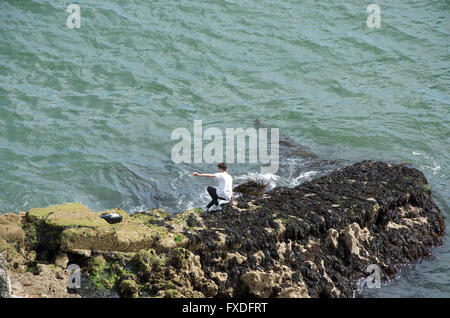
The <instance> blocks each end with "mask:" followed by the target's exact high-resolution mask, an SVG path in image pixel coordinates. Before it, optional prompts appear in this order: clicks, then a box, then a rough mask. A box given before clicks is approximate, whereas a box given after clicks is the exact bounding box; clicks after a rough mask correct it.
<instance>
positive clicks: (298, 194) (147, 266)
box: [0, 161, 445, 297]
mask: <svg viewBox="0 0 450 318" xmlns="http://www.w3.org/2000/svg"><path fill="white" fill-rule="evenodd" d="M255 202H257V204H256V203H255ZM105 212H110V213H120V214H121V215H122V216H123V221H122V222H120V223H116V224H109V223H108V222H106V221H105V220H103V219H101V218H100V217H99V213H97V212H93V211H91V210H89V209H88V208H87V207H85V206H83V205H81V204H80V203H68V204H62V205H56V206H50V207H47V208H43V209H32V210H30V211H28V212H26V213H19V214H11V213H8V214H3V215H1V216H0V253H2V254H3V256H4V258H5V260H6V262H7V267H8V271H9V272H10V274H11V275H10V276H11V279H12V281H13V283H14V281H16V282H18V283H20V282H21V281H25V280H27V279H28V280H30V279H31V278H33V277H34V276H33V275H38V276H39V275H44V276H42V277H41V276H39V277H34V279H31V281H33V282H35V283H36V284H44V282H43V280H44V279H48V280H50V281H51V282H52V284H60V285H61V286H59V287H58V288H59V289H57V290H58V291H59V292H58V293H57V294H50V296H59V297H62V296H64V295H63V294H64V293H63V291H64V290H65V288H66V287H65V285H64V284H65V281H64V280H63V279H61V277H63V278H65V277H66V276H67V275H66V274H65V273H64V268H65V267H66V266H67V265H68V264H71V263H75V264H78V265H79V266H81V269H82V272H83V275H86V277H87V280H88V282H89V283H87V284H88V285H92V286H94V287H93V288H96V289H97V290H98V291H102V290H116V291H118V292H119V294H120V295H121V296H123V297H249V296H251V297H351V296H352V295H353V292H354V291H355V290H356V289H357V287H358V285H357V282H358V280H360V279H363V278H364V277H365V276H366V275H367V273H366V271H365V270H366V268H367V266H368V265H370V264H375V265H377V266H379V268H380V270H381V274H382V279H383V280H389V279H391V278H393V277H394V275H395V273H396V272H397V271H398V266H399V265H400V264H405V263H409V262H412V261H414V260H417V259H419V258H423V257H427V256H429V255H431V247H433V246H436V245H439V244H442V235H443V233H444V230H445V229H444V220H443V217H442V215H441V213H440V210H439V208H438V207H437V206H436V205H435V203H434V202H433V200H432V198H431V188H430V187H429V185H428V183H427V181H426V179H425V177H424V176H423V174H422V173H421V172H420V171H418V170H417V169H414V168H409V167H407V166H405V165H394V164H386V163H381V162H372V161H363V162H360V163H357V164H354V165H352V166H349V167H346V168H343V169H340V170H337V171H335V172H332V173H331V174H329V175H327V176H323V177H320V178H317V179H314V180H312V181H309V182H306V183H304V184H301V185H299V186H297V187H295V188H287V187H277V188H275V189H273V190H271V191H268V192H265V193H263V194H262V193H257V192H251V191H250V192H248V193H247V194H246V195H244V196H242V197H241V198H240V199H239V200H238V206H237V207H234V206H231V205H229V204H227V205H224V206H223V209H222V211H218V212H215V213H212V214H211V213H203V212H202V210H201V209H192V210H189V211H184V212H181V213H177V214H174V215H170V214H169V213H168V212H166V211H164V210H161V209H154V210H150V211H146V212H141V213H136V214H134V215H129V214H128V213H126V212H125V211H122V210H119V209H115V210H109V211H105ZM53 264H55V265H53ZM30 268H31V269H32V270H30ZM26 275H28V276H29V275H32V276H30V277H28V276H26ZM64 275H66V276H64ZM55 277H59V278H55ZM13 285H14V284H13ZM44 285H45V284H44ZM41 287H42V286H38V287H36V288H34V287H33V292H32V293H31V294H33V293H34V294H33V295H38V296H39V293H41V294H43V293H44V291H45V290H47V289H46V287H45V288H41ZM23 288H25V287H23ZM30 288H31V287H30ZM13 292H14V288H13ZM73 292H75V293H76V292H78V293H80V294H83V292H82V291H77V290H72V291H71V293H73ZM21 293H23V294H26V295H30V293H28V294H27V293H26V291H22V292H21ZM71 295H73V294H71ZM97 295H98V296H102V295H105V294H104V293H102V292H99V293H98V294H97Z"/></svg>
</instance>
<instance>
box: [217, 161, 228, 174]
mask: <svg viewBox="0 0 450 318" xmlns="http://www.w3.org/2000/svg"><path fill="white" fill-rule="evenodd" d="M217 167H218V168H219V171H220V172H225V171H227V164H226V163H225V162H219V163H218V164H217Z"/></svg>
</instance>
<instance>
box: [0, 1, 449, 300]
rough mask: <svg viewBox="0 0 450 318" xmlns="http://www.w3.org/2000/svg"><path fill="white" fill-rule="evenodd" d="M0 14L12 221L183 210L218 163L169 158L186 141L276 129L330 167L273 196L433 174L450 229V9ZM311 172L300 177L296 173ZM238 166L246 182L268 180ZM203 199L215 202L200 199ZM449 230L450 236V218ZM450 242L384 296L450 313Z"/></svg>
mask: <svg viewBox="0 0 450 318" xmlns="http://www.w3.org/2000/svg"><path fill="white" fill-rule="evenodd" d="M77 3H78V4H79V5H80V8H81V28H80V29H69V28H68V27H67V26H66V18H67V16H68V13H66V8H67V6H68V5H69V4H70V1H62V0H58V1H49V0H48V1H47V0H3V1H2V3H1V4H0V213H1V212H6V211H25V210H28V209H30V208H32V207H42V206H47V205H50V204H57V203H64V202H69V201H79V202H82V203H83V204H85V205H87V206H89V207H90V208H91V209H93V210H104V209H108V208H113V207H121V208H124V209H126V210H128V211H130V212H133V211H138V210H142V209H148V208H153V207H160V206H162V207H165V208H168V209H169V210H171V211H178V210H182V209H186V208H189V207H193V206H199V205H202V204H204V203H205V202H206V200H207V194H206V191H204V187H205V186H207V184H208V183H207V181H205V180H199V179H195V180H193V179H192V178H191V177H189V173H190V172H191V171H193V170H198V171H206V170H208V169H212V168H213V166H211V165H207V164H194V163H193V164H181V165H176V164H174V163H173V162H172V161H171V159H170V153H171V149H172V146H173V145H174V143H175V142H174V141H171V139H170V136H171V132H172V131H173V130H174V129H175V128H177V127H186V128H188V129H189V130H191V131H193V121H194V120H200V119H201V120H202V121H203V127H204V129H206V128H209V127H217V128H219V129H223V130H224V129H225V128H227V127H243V128H247V127H253V125H254V120H255V119H259V120H261V121H262V122H264V124H265V125H267V126H268V127H278V128H279V129H280V133H282V134H285V135H287V136H289V137H291V138H292V139H293V140H295V142H297V143H298V144H301V145H305V146H308V147H309V148H310V149H311V150H312V151H314V152H315V153H316V154H317V155H318V156H320V157H321V158H327V159H336V160H337V163H336V164H335V166H333V167H330V166H328V167H321V168H314V167H312V166H310V165H308V164H307V163H304V162H302V161H301V160H299V159H294V158H289V157H283V158H282V169H281V170H280V171H279V173H278V174H277V176H268V175H265V176H261V175H259V177H265V178H268V179H270V180H271V182H272V184H273V185H280V184H282V185H296V184H298V183H301V182H304V181H305V180H309V179H311V178H313V177H315V176H317V175H320V174H322V173H326V172H327V171H328V169H331V168H335V167H337V166H342V165H345V164H348V163H352V162H355V161H358V160H362V159H374V160H388V161H394V162H407V163H409V164H411V165H413V166H415V167H417V168H419V169H421V170H422V171H423V172H424V173H425V175H426V177H427V178H428V180H429V182H430V184H431V185H432V189H433V196H434V198H435V200H436V202H437V203H438V204H439V206H440V207H441V209H442V212H443V214H444V215H445V216H446V217H447V219H448V218H449V217H450V208H449V205H450V200H449V192H450V189H449V184H450V176H449V170H450V169H449V168H450V167H449V166H450V164H449V163H450V160H449V159H450V154H449V142H450V115H449V109H450V107H449V104H450V100H449V87H450V80H449V79H450V75H449V69H450V55H449V47H450V46H449V44H450V43H449V33H450V22H449V21H450V16H449V12H450V4H449V2H448V1H430V0H421V1H418V0H413V1H399V0H395V1H377V3H379V4H380V7H381V28H380V29H369V28H368V27H367V26H366V19H367V13H366V6H367V5H368V4H369V3H367V4H364V3H362V2H361V1H356V0H351V1H350V0H346V1H333V3H331V2H329V1H313V0H306V1H274V0H270V1H269V0H251V1H241V0H240V1H237V0H236V1H223V0H222V1H217V0H216V1H212V0H210V1H205V0H199V1H187V0H182V1H144V0H127V1H119V0H112V1H106V0H97V1H87V0H80V1H78V2H77ZM298 167H303V168H298ZM258 171H259V169H258V167H257V166H255V165H250V166H249V165H245V164H239V165H232V166H231V172H232V174H234V175H235V178H236V181H240V180H245V179H246V178H249V177H254V176H258V174H257V173H258ZM199 193H200V195H199ZM447 224H449V222H448V220H447ZM449 280H450V242H449V238H448V234H447V237H446V241H445V244H444V246H442V247H438V248H436V249H435V250H434V256H433V258H432V259H428V260H423V261H422V262H420V263H418V264H413V265H412V266H411V268H410V269H409V270H405V271H402V273H401V275H399V277H398V278H397V279H396V280H394V281H392V282H390V283H389V284H388V285H386V286H383V287H382V288H381V289H379V290H368V291H367V294H368V295H370V296H373V297H380V296H385V297H400V296H408V297H415V296H429V297H436V296H444V297H450V282H449Z"/></svg>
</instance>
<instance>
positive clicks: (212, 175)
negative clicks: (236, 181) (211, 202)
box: [192, 172, 216, 178]
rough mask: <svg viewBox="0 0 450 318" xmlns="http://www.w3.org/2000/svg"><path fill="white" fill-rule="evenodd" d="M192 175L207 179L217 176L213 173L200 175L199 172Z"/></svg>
mask: <svg viewBox="0 0 450 318" xmlns="http://www.w3.org/2000/svg"><path fill="white" fill-rule="evenodd" d="M192 175H193V176H194V177H207V178H214V177H215V176H216V175H215V174H211V173H198V172H194V173H193V174H192Z"/></svg>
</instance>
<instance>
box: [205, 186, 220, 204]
mask: <svg viewBox="0 0 450 318" xmlns="http://www.w3.org/2000/svg"><path fill="white" fill-rule="evenodd" d="M206 190H207V191H208V193H209V195H210V196H211V199H212V200H211V202H209V204H208V205H207V206H206V208H207V209H209V208H210V207H212V206H213V205H214V204H215V205H217V206H218V205H219V201H218V198H219V196H218V195H217V189H216V188H214V187H208V188H207V189H206Z"/></svg>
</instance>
